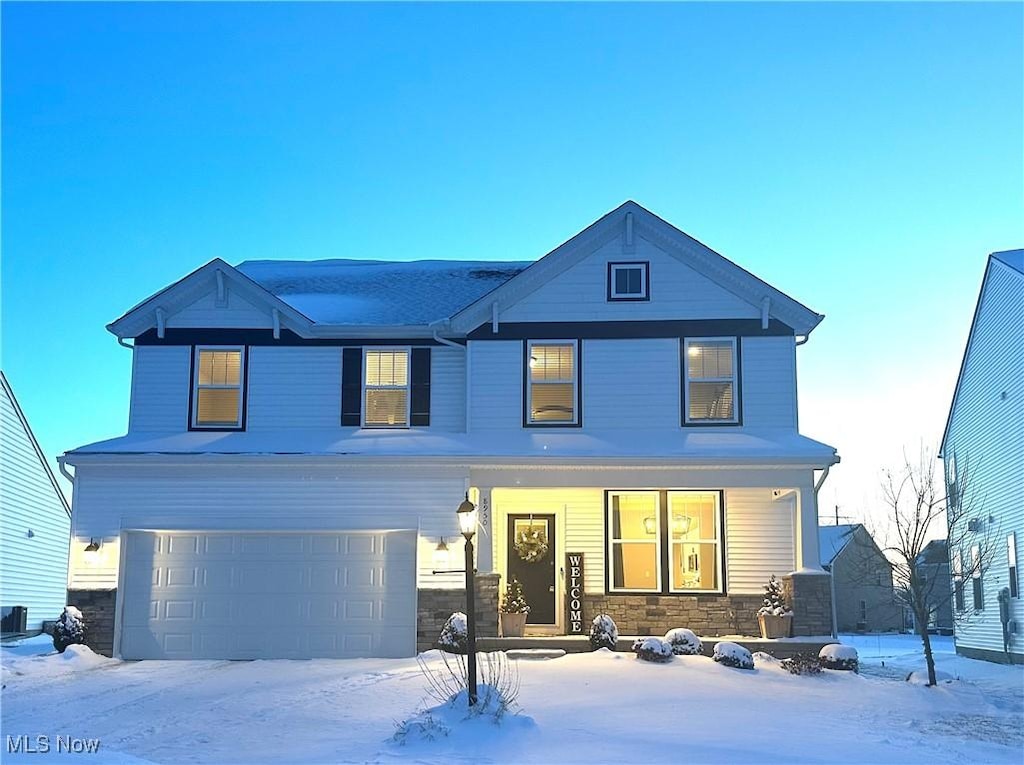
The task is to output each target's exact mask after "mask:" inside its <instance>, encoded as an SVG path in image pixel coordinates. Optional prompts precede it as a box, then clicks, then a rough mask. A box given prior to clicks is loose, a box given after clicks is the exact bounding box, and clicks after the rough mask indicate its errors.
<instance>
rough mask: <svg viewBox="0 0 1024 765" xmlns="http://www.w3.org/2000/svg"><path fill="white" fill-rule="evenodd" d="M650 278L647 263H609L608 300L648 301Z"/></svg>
mask: <svg viewBox="0 0 1024 765" xmlns="http://www.w3.org/2000/svg"><path fill="white" fill-rule="evenodd" d="M650 292H651V278H650V268H649V264H648V263H647V262H636V263H609V264H608V300H609V301H611V302H616V301H630V300H634V301H636V300H650Z"/></svg>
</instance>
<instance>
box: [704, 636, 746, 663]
mask: <svg viewBox="0 0 1024 765" xmlns="http://www.w3.org/2000/svg"><path fill="white" fill-rule="evenodd" d="M711 658H712V659H714V660H715V661H717V662H719V663H720V664H724V665H725V666H727V667H736V668H737V669H753V668H754V657H753V656H752V655H751V653H750V651H748V650H747V649H746V648H744V647H743V646H741V645H739V644H737V643H730V642H729V641H728V640H723V641H722V642H721V643H715V653H714V655H713V656H712V657H711Z"/></svg>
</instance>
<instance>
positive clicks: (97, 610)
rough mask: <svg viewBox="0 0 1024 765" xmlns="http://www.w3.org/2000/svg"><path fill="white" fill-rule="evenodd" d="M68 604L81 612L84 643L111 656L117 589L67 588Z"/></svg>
mask: <svg viewBox="0 0 1024 765" xmlns="http://www.w3.org/2000/svg"><path fill="white" fill-rule="evenodd" d="M68 605H69V606H75V607H76V608H77V609H78V610H79V611H81V612H82V618H83V619H85V644H86V645H87V646H89V648H91V649H92V650H93V651H95V652H96V653H99V654H102V655H104V656H113V655H114V607H115V606H116V605H117V590H68Z"/></svg>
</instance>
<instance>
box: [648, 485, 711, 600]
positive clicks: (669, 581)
mask: <svg viewBox="0 0 1024 765" xmlns="http://www.w3.org/2000/svg"><path fill="white" fill-rule="evenodd" d="M665 493H666V495H667V499H666V507H665V517H664V519H663V523H664V526H665V533H666V534H668V537H667V539H668V542H667V544H666V545H665V548H666V550H667V551H668V565H669V568H668V576H667V577H666V585H667V587H668V592H669V594H671V595H709V594H715V595H717V594H719V593H720V592H724V591H725V553H724V548H723V544H724V538H725V534H724V533H723V528H722V524H723V523H724V522H725V514H724V513H723V512H722V502H723V499H724V497H723V493H722V492H721V491H713V490H709V489H686V490H682V489H668V490H666V492H665ZM673 494H675V495H677V496H678V495H679V494H714V495H715V532H716V534H717V536H716V538H715V539H713V540H710V539H701V540H699V541H698V542H697V544H707V543H709V542H714V544H715V547H716V549H718V550H722V551H723V552H722V554H720V555H719V556H717V558H718V559H717V560H716V561H715V565H716V567H717V568H716V574H717V581H718V583H719V586H718V587H716V588H715V589H714V590H693V589H689V590H684V589H679V590H677V589H674V588H673V587H672V536H671V528H670V527H669V524H670V523H671V522H672V495H673Z"/></svg>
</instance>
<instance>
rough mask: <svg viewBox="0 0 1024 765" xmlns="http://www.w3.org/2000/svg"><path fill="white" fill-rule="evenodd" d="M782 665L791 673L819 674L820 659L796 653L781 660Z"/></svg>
mask: <svg viewBox="0 0 1024 765" xmlns="http://www.w3.org/2000/svg"><path fill="white" fill-rule="evenodd" d="M782 667H783V669H785V670H786V671H787V672H789V674H791V675H820V674H821V660H820V659H819V658H818V657H817V656H812V655H811V654H807V653H798V654H797V655H796V656H791V657H789V658H788V659H783V660H782Z"/></svg>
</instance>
